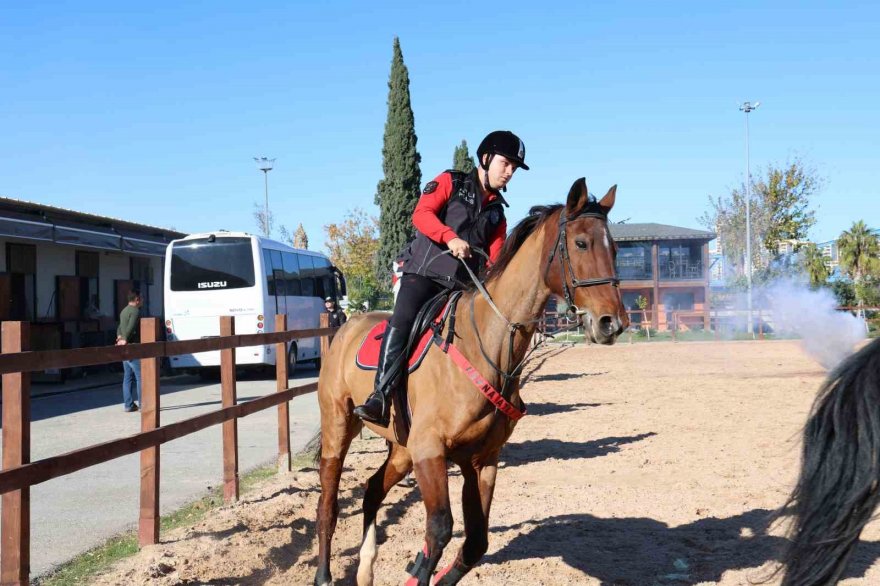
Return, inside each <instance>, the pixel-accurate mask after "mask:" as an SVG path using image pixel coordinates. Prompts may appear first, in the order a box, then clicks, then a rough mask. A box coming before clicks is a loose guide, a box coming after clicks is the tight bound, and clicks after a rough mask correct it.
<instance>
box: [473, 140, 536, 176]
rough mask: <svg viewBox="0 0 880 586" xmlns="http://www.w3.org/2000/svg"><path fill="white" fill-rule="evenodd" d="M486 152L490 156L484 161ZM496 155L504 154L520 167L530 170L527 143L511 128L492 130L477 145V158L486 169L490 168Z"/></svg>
mask: <svg viewBox="0 0 880 586" xmlns="http://www.w3.org/2000/svg"><path fill="white" fill-rule="evenodd" d="M485 154H488V155H489V158H488V159H486V162H485V163H483V155H485ZM494 155H502V156H504V157H506V158H507V159H508V160H510V161H513V162H514V163H516V164H517V166H518V167H522V168H523V169H525V170H526V171H528V170H529V166H528V165H526V145H524V144H523V141H522V140H520V138H519V137H518V136H517V135H515V134H514V133H512V132H510V131H509V130H496V131H495V132H490V133H489V134H487V135H486V138H484V139H483V142H481V143H480V146H479V147H477V160H478V161H479V162H480V166H481V167H482V168H483V169H484V170H487V171H488V170H489V164H490V163H491V162H492V157H493V156H494Z"/></svg>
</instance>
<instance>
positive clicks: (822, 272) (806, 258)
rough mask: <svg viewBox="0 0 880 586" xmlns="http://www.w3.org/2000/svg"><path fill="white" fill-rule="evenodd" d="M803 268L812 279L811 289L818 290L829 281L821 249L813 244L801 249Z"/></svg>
mask: <svg viewBox="0 0 880 586" xmlns="http://www.w3.org/2000/svg"><path fill="white" fill-rule="evenodd" d="M801 266H802V267H803V269H804V272H806V274H807V277H809V279H810V287H812V288H813V289H817V288H819V287H821V286H822V285H824V284H825V283H826V282H827V281H828V276H829V274H828V267H827V266H826V265H825V257H824V256H823V255H822V252H821V251H820V250H819V247H818V246H816V245H815V244H813V243H810V244H807V245H806V246H804V247H803V248H802V249H801Z"/></svg>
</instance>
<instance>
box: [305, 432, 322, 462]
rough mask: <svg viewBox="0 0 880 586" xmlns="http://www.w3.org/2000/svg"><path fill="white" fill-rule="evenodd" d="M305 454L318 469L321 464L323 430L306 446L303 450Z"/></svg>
mask: <svg viewBox="0 0 880 586" xmlns="http://www.w3.org/2000/svg"><path fill="white" fill-rule="evenodd" d="M303 452H304V453H305V454H306V456H308V457H310V458H311V460H312V464H313V465H314V466H315V467H317V466H318V464H319V463H320V462H321V430H320V429H319V430H318V432H317V433H316V434H315V435H313V436H312V439H310V440H309V441H308V442H307V443H306V446H305V447H304V448H303Z"/></svg>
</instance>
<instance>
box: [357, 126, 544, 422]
mask: <svg viewBox="0 0 880 586" xmlns="http://www.w3.org/2000/svg"><path fill="white" fill-rule="evenodd" d="M525 155H526V149H525V145H523V142H522V140H520V139H519V137H517V136H516V135H515V134H513V133H512V132H510V131H508V130H496V131H495V132H491V133H489V134H488V135H487V136H486V138H484V139H483V141H482V142H481V143H480V146H479V147H478V148H477V159H478V161H479V166H478V167H477V168H476V169H474V170H473V171H472V172H471V173H470V174H465V173H462V172H460V171H454V170H449V171H444V172H443V173H441V174H440V175H438V176H437V177H436V178H435V179H434V180H433V181H430V182H428V184H427V185H425V189H424V192H423V193H422V196H421V198H420V199H419V203H418V205H416V209H415V211H414V212H413V217H412V221H413V224H414V225H415V227H416V237H415V239H414V240H413V241H412V242H411V243H410V244H409V246H408V247H407V249H406V250H405V251H404V252H403V254H402V255H401V257H400V260H402V261H403V277H402V278H401V284H400V292H399V293H398V295H397V301H396V302H395V304H394V313H393V315H392V317H391V321H390V324H389V325H388V328H387V329H386V330H385V335H384V337H383V338H382V345H381V348H380V351H379V368H378V370H377V371H376V380H375V384H374V390H373V393H372V394H371V395H370V396H369V397H368V398H367V400H366V402H365V403H364V404H363V405H361V406H359V407H357V408H355V410H354V413H355V414H356V415H357V416H358V417H360V418H361V419H363V420H364V421H368V422H371V423H374V424H376V425H381V426H382V427H385V426H387V425H388V421H389V403H390V397H391V396H392V393H394V392H396V388H397V386H398V385H399V383H400V381H401V380H402V379H403V376H402V374H401V366H402V363H403V361H404V360H405V357H404V356H403V354H404V352H406V346H407V342H408V340H409V335H410V330H411V329H412V327H413V324H414V322H415V320H416V316H417V314H418V312H419V309H421V307H422V305H424V304H425V302H427V301H428V300H429V299H431V298H432V297H434V296H435V295H437V294H438V293H439V292H441V291H443V290H444V289H455V288H461V285H462V283H463V282H464V281H466V280H467V279H468V276H467V273H466V270H465V269H464V267H463V266H462V265H461V264H460V263H459V259H460V260H463V261H464V262H466V263H468V265H469V266H470V267H471V270H473V271H474V272H478V269H479V265H480V264H481V263H482V261H484V260H485V259H482V258H480V257H479V256H478V255H474V254H472V252H471V250H472V249H482V250H486V251H487V252H488V255H489V262H494V260H495V259H496V258H497V257H498V253H499V252H500V251H501V247H502V245H503V244H504V239H505V237H506V234H507V222H506V220H505V217H504V208H503V206H506V205H507V202H506V201H505V200H504V197H503V196H502V195H501V191H506V190H507V184H508V183H509V182H510V179H511V178H512V177H513V174H514V172H515V171H516V170H517V169H519V168H523V169H525V170H526V171H528V169H529V167H528V165H526V162H525ZM446 248H448V249H449V251H450V252H451V255H450V254H444V252H445V249H446ZM452 257H454V258H452Z"/></svg>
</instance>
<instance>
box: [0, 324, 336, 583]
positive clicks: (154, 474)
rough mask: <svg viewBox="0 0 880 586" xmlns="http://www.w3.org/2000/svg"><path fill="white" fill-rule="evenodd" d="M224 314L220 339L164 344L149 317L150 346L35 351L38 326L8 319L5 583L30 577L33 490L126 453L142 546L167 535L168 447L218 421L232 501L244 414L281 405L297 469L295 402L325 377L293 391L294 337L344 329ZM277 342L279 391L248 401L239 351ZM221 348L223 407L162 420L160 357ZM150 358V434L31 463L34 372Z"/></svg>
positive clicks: (0, 522)
mask: <svg viewBox="0 0 880 586" xmlns="http://www.w3.org/2000/svg"><path fill="white" fill-rule="evenodd" d="M219 319H220V337H219V338H209V339H202V340H183V341H177V342H161V341H159V331H160V330H159V328H160V323H159V320H158V319H157V318H144V319H142V320H141V324H140V328H141V343H140V344H132V345H126V346H106V347H98V348H80V349H75V350H48V351H40V352H29V351H28V343H29V340H30V324H28V323H27V322H3V324H2V339H0V344H2V346H0V350H2V354H0V374H2V375H3V462H2V464H3V468H2V471H0V494H2V516H0V544H2V545H0V583H2V584H3V585H4V586H5V585H7V584H17V585H18V584H28V581H29V574H30V487H31V486H33V485H35V484H39V483H41V482H45V481H47V480H51V479H52V478H58V477H59V476H64V475H67V474H71V473H72V472H76V471H77V470H82V469H84V468H88V467H91V466H95V465H97V464H101V463H103V462H107V461H109V460H113V459H115V458H119V457H121V456H126V455H128V454H133V453H135V452H140V454H141V464H140V477H141V489H140V519H139V524H138V542H139V544H140V545H141V546H144V545H148V544H154V543H158V541H159V470H160V465H159V462H160V458H159V446H160V445H161V444H164V443H166V442H169V441H171V440H174V439H177V438H180V437H183V436H185V435H189V434H191V433H195V432H196V431H199V430H202V429H205V428H206V427H210V426H212V425H217V424H222V425H223V497H224V499H225V500H226V502H233V501H236V500H237V499H238V496H239V492H238V489H239V477H238V421H237V420H238V418H239V417H245V416H246V415H250V414H252V413H256V412H257V411H262V410H264V409H268V408H269V407H274V406H276V405H277V406H278V460H277V464H278V469H279V471H290V468H291V457H290V456H291V455H290V414H289V410H288V402H289V401H290V400H292V399H293V398H295V397H298V396H300V395H304V394H307V393H311V392H314V391H315V390H317V388H318V385H317V383H311V384H307V385H302V386H298V387H292V388H288V386H287V385H288V379H289V376H288V375H289V374H290V373H288V371H287V366H288V362H287V360H286V359H285V357H286V356H287V351H286V347H287V343H288V342H290V341H292V340H297V339H301V338H314V337H321V354H322V355H324V353H325V351H326V349H327V348H328V347H329V343H330V339H331V336H332V334H333V332H335V331H336V328H329V327H327V326H328V324H329V322H328V315H327V314H322V315H321V323H320V325H321V327H320V328H318V329H310V330H290V331H287V316H285V315H277V316H275V332H272V333H266V334H247V335H236V334H235V323H234V321H233V318H232V317H231V316H224V317H221V318H219ZM269 344H275V346H276V353H275V356H276V389H277V390H276V392H275V393H272V394H269V395H265V396H262V397H259V398H257V399H254V400H252V401H248V402H247V403H241V404H238V403H237V398H236V384H235V382H236V381H235V349H236V348H241V347H245V346H265V345H269ZM209 350H220V385H221V391H222V408H220V409H218V410H216V411H211V412H210V413H205V414H202V415H198V416H196V417H191V418H189V419H185V420H183V421H178V422H176V423H172V424H169V425H164V426H163V425H161V423H160V421H159V408H160V394H159V359H160V358H162V357H165V356H176V355H179V354H192V353H196V352H205V351H209ZM133 359H140V360H141V432H140V433H137V434H134V435H130V436H127V437H123V438H118V439H115V440H111V441H108V442H104V443H101V444H96V445H92V446H88V447H86V448H81V449H78V450H74V451H72V452H67V453H66V454H60V455H57V456H52V457H49V458H44V459H42V460H38V461H36V462H31V461H30V439H31V433H30V425H31V416H30V411H31V409H30V373H31V372H33V371H36V370H43V369H46V368H69V367H74V366H92V365H97V364H108V363H113V362H121V361H123V360H133Z"/></svg>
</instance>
